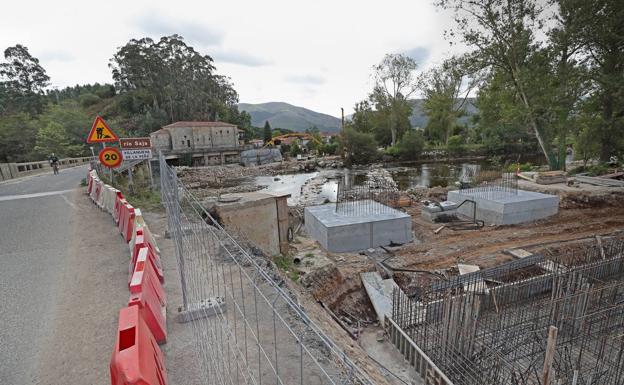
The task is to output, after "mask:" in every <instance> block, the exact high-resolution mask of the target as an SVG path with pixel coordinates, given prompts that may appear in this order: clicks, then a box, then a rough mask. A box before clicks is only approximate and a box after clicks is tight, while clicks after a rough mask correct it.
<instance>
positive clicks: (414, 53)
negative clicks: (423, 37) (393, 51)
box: [403, 47, 431, 66]
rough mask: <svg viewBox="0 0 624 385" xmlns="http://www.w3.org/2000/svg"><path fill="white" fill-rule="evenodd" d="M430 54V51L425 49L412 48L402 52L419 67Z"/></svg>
mask: <svg viewBox="0 0 624 385" xmlns="http://www.w3.org/2000/svg"><path fill="white" fill-rule="evenodd" d="M430 53H431V51H430V49H429V48H427V47H414V48H412V49H409V50H407V51H404V52H403V54H405V55H407V56H409V57H411V58H412V59H414V60H416V63H418V65H419V66H422V65H423V64H424V63H425V62H426V61H427V59H428V58H429V54H430Z"/></svg>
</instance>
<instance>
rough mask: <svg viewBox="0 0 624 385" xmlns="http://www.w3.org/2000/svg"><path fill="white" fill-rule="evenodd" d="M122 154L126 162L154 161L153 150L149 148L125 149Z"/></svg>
mask: <svg viewBox="0 0 624 385" xmlns="http://www.w3.org/2000/svg"><path fill="white" fill-rule="evenodd" d="M121 152H122V153H123V158H124V159H125V160H144V159H152V150H151V149H149V148H132V149H123V150H121Z"/></svg>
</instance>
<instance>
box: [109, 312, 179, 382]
mask: <svg viewBox="0 0 624 385" xmlns="http://www.w3.org/2000/svg"><path fill="white" fill-rule="evenodd" d="M139 310H140V309H139V306H129V307H125V308H123V309H121V310H120V311H119V323H118V328H117V342H116V343H115V350H114V351H113V355H112V357H111V361H110V376H111V385H133V384H137V385H166V384H167V371H166V369H165V358H164V356H163V354H162V351H161V350H160V348H159V347H158V344H157V343H156V340H155V339H154V336H153V335H152V333H151V332H150V330H149V328H148V326H147V325H146V323H145V321H144V320H143V318H142V317H141V315H140V311H139Z"/></svg>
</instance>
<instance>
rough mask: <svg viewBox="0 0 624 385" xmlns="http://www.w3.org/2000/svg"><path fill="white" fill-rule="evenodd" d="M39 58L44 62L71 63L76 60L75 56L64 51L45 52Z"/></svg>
mask: <svg viewBox="0 0 624 385" xmlns="http://www.w3.org/2000/svg"><path fill="white" fill-rule="evenodd" d="M37 58H38V59H39V60H40V61H44V62H52V61H56V62H69V61H72V60H74V56H73V55H72V54H70V53H69V52H67V51H63V50H54V51H43V52H41V53H40V54H39V55H38V56H37Z"/></svg>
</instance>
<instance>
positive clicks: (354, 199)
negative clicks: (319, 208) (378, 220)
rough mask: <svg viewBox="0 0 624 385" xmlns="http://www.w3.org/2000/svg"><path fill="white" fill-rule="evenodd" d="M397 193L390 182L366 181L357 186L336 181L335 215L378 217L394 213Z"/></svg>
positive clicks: (395, 187)
mask: <svg viewBox="0 0 624 385" xmlns="http://www.w3.org/2000/svg"><path fill="white" fill-rule="evenodd" d="M399 197H400V194H399V191H398V188H397V186H396V183H395V182H394V181H392V180H390V181H388V180H380V179H377V180H366V181H364V182H363V183H361V184H358V185H353V184H352V185H347V184H346V183H345V182H344V181H343V180H339V181H338V190H337V193H336V213H338V214H341V215H347V216H366V215H379V214H388V213H392V212H394V209H393V207H397V206H398V201H399Z"/></svg>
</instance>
